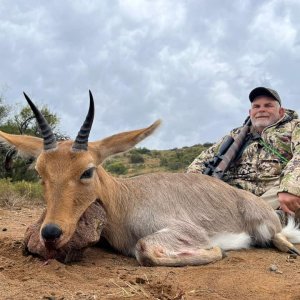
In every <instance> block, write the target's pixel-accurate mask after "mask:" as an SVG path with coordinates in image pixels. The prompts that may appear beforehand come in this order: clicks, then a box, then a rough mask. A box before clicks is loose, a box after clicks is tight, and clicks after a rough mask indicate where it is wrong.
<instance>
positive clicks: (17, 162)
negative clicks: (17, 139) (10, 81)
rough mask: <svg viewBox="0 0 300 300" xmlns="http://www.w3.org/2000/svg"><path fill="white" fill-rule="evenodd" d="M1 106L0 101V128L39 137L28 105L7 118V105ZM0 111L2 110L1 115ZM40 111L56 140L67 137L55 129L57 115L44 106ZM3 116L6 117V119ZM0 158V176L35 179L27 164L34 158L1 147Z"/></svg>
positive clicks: (33, 172)
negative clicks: (23, 156)
mask: <svg viewBox="0 0 300 300" xmlns="http://www.w3.org/2000/svg"><path fill="white" fill-rule="evenodd" d="M1 107H2V106H1V102H0V130H2V131H4V132H7V133H12V134H26V135H33V136H38V137H41V133H40V129H39V126H38V125H37V123H36V119H35V117H34V114H33V112H32V110H31V109H30V107H29V106H24V107H22V108H21V109H20V111H19V112H15V114H14V115H13V116H12V117H8V118H7V115H8V107H7V106H6V105H4V104H3V110H1ZM1 111H3V117H1ZM40 111H41V113H42V114H43V115H44V117H45V119H46V120H47V122H48V123H49V125H50V127H51V128H52V130H53V133H54V135H55V136H56V138H57V140H62V139H63V140H65V139H68V137H67V136H65V135H64V134H62V133H61V132H60V131H59V130H58V129H57V127H58V125H59V118H58V116H57V115H56V114H55V113H52V112H51V111H50V110H49V109H48V108H47V107H46V106H44V107H43V108H41V109H40ZM4 117H6V119H5V118H4ZM4 120H5V121H4ZM0 159H1V162H3V163H4V168H1V172H0V177H2V178H3V177H10V178H12V180H13V181H15V180H23V179H24V180H36V179H37V176H36V174H35V171H34V170H28V167H29V165H30V164H31V163H32V162H33V160H34V159H33V158H28V159H22V158H19V157H18V158H17V157H16V151H15V150H14V149H9V150H8V149H7V148H3V147H2V148H1V150H0ZM13 162H14V163H13Z"/></svg>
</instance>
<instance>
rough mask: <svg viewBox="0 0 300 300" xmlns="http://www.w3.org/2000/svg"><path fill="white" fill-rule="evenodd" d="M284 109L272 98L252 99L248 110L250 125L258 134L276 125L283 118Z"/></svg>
mask: <svg viewBox="0 0 300 300" xmlns="http://www.w3.org/2000/svg"><path fill="white" fill-rule="evenodd" d="M284 112H285V110H284V108H282V107H280V104H279V103H278V102H277V101H275V100H274V99H273V98H270V97H267V96H260V97H257V98H255V99H254V101H253V102H252V105H251V109H250V110H249V115H250V118H251V122H252V125H253V126H254V127H255V128H256V129H257V131H258V132H262V131H263V129H264V128H266V127H268V126H270V125H272V124H274V123H276V122H277V121H279V120H280V119H281V118H282V117H283V116H284Z"/></svg>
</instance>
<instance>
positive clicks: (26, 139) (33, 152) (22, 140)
mask: <svg viewBox="0 0 300 300" xmlns="http://www.w3.org/2000/svg"><path fill="white" fill-rule="evenodd" d="M0 142H4V143H5V144H7V145H9V146H11V147H15V148H16V150H18V152H20V154H21V155H25V156H34V157H38V156H39V154H40V153H41V152H42V150H43V139H41V138H38V137H34V136H29V135H16V134H8V133H5V132H3V131H0Z"/></svg>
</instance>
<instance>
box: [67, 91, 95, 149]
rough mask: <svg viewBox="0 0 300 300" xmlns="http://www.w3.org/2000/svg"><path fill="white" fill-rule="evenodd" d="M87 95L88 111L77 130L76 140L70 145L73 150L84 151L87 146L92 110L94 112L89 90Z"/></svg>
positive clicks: (92, 118) (92, 115)
mask: <svg viewBox="0 0 300 300" xmlns="http://www.w3.org/2000/svg"><path fill="white" fill-rule="evenodd" d="M89 95H90V107H89V111H88V113H87V116H86V118H85V121H84V123H83V125H82V126H81V128H80V130H79V132H78V135H77V137H76V140H75V142H74V144H73V146H72V149H73V150H75V151H82V150H83V151H86V150H87V148H88V139H89V134H90V131H91V128H92V125H93V120H94V112H95V106H94V99H93V95H92V92H91V91H89Z"/></svg>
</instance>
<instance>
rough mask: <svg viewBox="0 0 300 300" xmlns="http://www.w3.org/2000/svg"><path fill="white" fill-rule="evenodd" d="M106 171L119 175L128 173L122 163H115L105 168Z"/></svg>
mask: <svg viewBox="0 0 300 300" xmlns="http://www.w3.org/2000/svg"><path fill="white" fill-rule="evenodd" d="M105 168H106V170H107V171H108V172H111V173H115V174H118V175H124V174H126V173H127V171H128V169H127V168H126V167H125V166H124V165H123V164H122V163H120V162H113V163H111V164H107V165H106V166H105Z"/></svg>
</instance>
